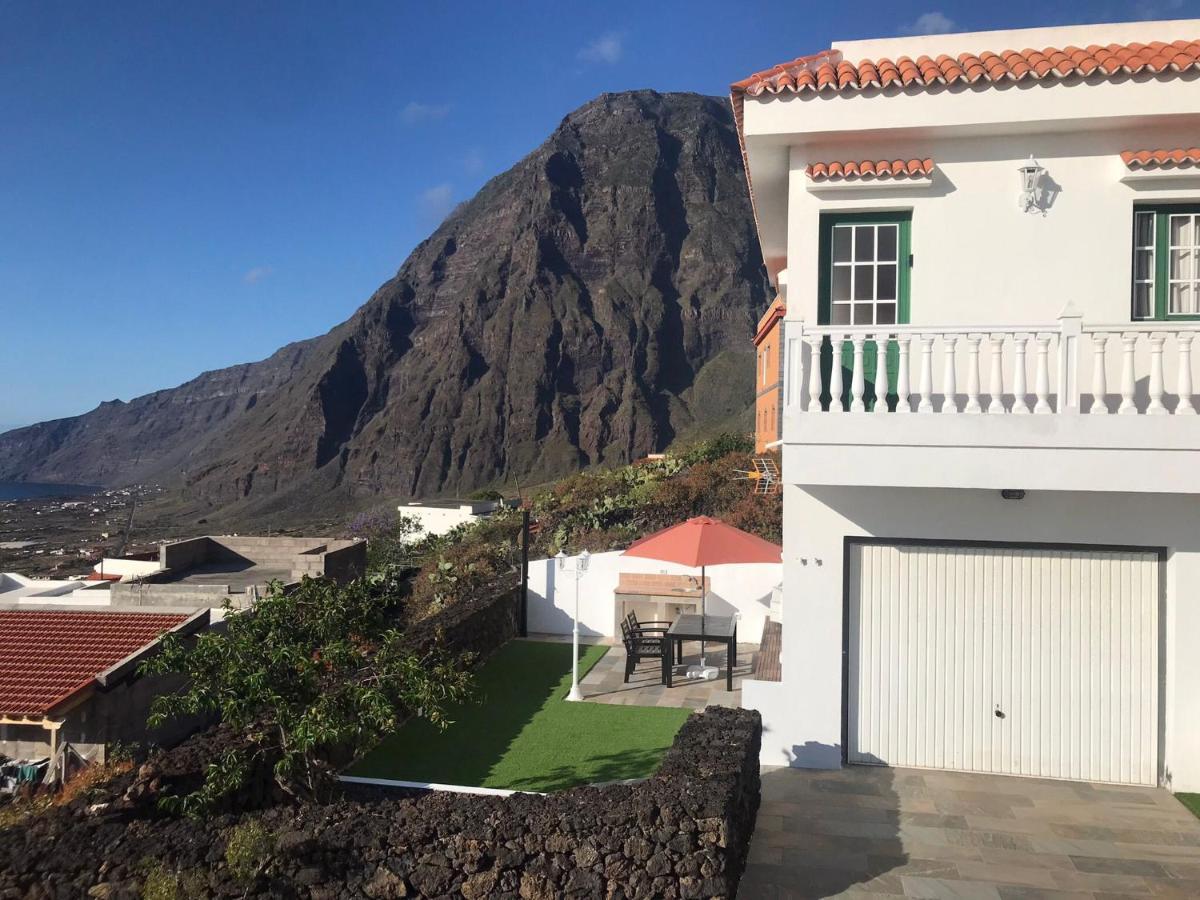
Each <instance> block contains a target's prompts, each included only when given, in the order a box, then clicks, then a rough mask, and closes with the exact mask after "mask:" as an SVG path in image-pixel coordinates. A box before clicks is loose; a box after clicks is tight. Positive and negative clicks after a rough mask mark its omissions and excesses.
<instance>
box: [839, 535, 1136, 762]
mask: <svg viewBox="0 0 1200 900" xmlns="http://www.w3.org/2000/svg"><path fill="white" fill-rule="evenodd" d="M849 554H850V559H849V572H848V574H849V584H848V585H847V591H848V596H847V601H848V610H847V614H848V621H847V628H848V635H847V638H848V648H847V649H848V654H849V659H848V663H849V681H848V685H847V723H846V725H847V727H846V731H847V758H848V760H849V761H850V762H852V763H874V764H883V765H893V766H918V767H928V768H937V769H955V770H961V771H967V772H993V773H1003V774H1012V775H1035V776H1041V777H1046V778H1070V779H1078V780H1084V781H1106V782H1118V783H1122V784H1149V785H1153V784H1156V783H1157V782H1158V734H1159V708H1158V707H1159V659H1158V646H1159V638H1158V629H1159V622H1158V617H1159V584H1158V581H1159V560H1158V556H1157V554H1155V553H1146V552H1133V551H1130V552H1123V551H1109V550H1095V551H1088V550H1082V551H1080V550H1051V549H1044V548H1036V547H1029V548H1011V547H975V546H972V547H954V546H929V545H923V544H903V543H896V544H854V545H851V547H850V548H849Z"/></svg>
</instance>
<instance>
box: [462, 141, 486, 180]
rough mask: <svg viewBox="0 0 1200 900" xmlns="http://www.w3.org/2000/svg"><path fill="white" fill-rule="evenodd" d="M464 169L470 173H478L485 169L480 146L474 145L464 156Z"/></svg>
mask: <svg viewBox="0 0 1200 900" xmlns="http://www.w3.org/2000/svg"><path fill="white" fill-rule="evenodd" d="M462 166H463V171H464V172H466V173H467V174H468V175H478V174H479V173H480V172H482V171H483V153H482V152H481V151H480V150H479V148H478V147H472V148H471V149H470V150H468V151H467V152H466V155H465V156H463V161H462Z"/></svg>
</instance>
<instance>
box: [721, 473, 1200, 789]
mask: <svg viewBox="0 0 1200 900" xmlns="http://www.w3.org/2000/svg"><path fill="white" fill-rule="evenodd" d="M784 490H785V505H784V555H783V558H784V606H785V609H786V613H787V615H786V621H787V622H788V625H787V626H785V628H784V631H783V654H782V663H783V680H782V681H781V682H779V683H777V684H772V685H766V684H762V683H748V684H747V685H745V686H744V688H743V690H744V694H743V703H744V704H745V705H747V706H754V707H755V708H757V709H759V710H760V711H761V712H762V713H763V721H764V738H763V762H764V763H768V764H784V765H788V764H790V765H801V766H830V765H833V766H836V765H838V764H839V762H840V757H841V728H842V627H843V623H842V602H843V594H842V579H843V542H844V539H845V538H846V537H848V536H849V537H865V536H870V537H887V538H897V539H900V538H927V539H934V540H947V541H950V540H976V541H1008V542H1018V543H1060V544H1061V543H1072V544H1075V543H1077V544H1108V545H1137V546H1144V547H1163V548H1166V550H1167V562H1166V572H1165V579H1164V586H1165V598H1166V609H1165V616H1164V632H1165V646H1164V647H1163V674H1164V678H1165V691H1166V696H1165V704H1164V709H1163V714H1164V728H1165V732H1164V746H1163V757H1164V761H1165V767H1166V771H1167V772H1168V775H1169V785H1170V787H1172V788H1173V789H1174V790H1181V791H1195V790H1200V655H1198V654H1196V652H1195V648H1194V637H1195V635H1196V634H1198V633H1200V603H1197V602H1196V598H1197V597H1198V596H1200V505H1197V503H1196V500H1195V498H1194V497H1189V496H1184V495H1169V494H1158V495H1146V494H1108V495H1104V494H1099V493H1094V492H1066V491H1062V492H1053V491H1044V492H1043V491H1034V492H1030V493H1029V494H1028V495H1027V496H1026V498H1025V499H1024V500H1021V501H1012V500H1003V499H1002V498H1001V497H1000V495H999V493H998V492H996V491H975V490H950V489H944V490H933V489H906V488H879V487H876V488H856V487H820V488H809V489H803V488H800V487H798V486H796V485H791V484H789V485H786V486H785V489H784Z"/></svg>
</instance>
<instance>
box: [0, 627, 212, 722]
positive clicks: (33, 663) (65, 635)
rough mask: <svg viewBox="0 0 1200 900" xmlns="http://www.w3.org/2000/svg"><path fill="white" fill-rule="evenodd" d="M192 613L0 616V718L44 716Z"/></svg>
mask: <svg viewBox="0 0 1200 900" xmlns="http://www.w3.org/2000/svg"><path fill="white" fill-rule="evenodd" d="M191 617H192V613H190V612H189V613H184V614H175V613H125V612H111V611H107V610H106V611H95V612H91V611H89V612H84V611H75V610H62V611H59V610H52V611H51V610H32V609H30V610H25V609H21V610H0V715H10V716H43V715H46V714H47V713H49V712H50V711H51V710H53V709H54V707H55V706H57V705H58V704H60V703H62V702H63V701H64V700H66V699H67V698H69V697H71V696H72V695H73V694H75V693H76V692H78V691H80V690H82V689H84V688H86V687H88V686H89V685H91V684H92V682H93V681H94V680H95V678H96V676H97V675H99V674H101V673H102V672H104V671H105V670H106V669H109V668H111V667H112V666H114V665H116V664H117V663H119V662H120V661H121V660H123V659H125V658H126V657H128V656H130V655H131V654H133V653H136V652H137V651H138V650H141V649H142V648H143V647H145V646H146V645H147V644H149V643H151V642H152V641H154V640H155V638H157V637H158V636H159V635H161V634H162V633H163V632H166V631H170V630H171V629H173V628H175V627H177V626H179V625H181V624H183V623H184V622H186V621H187V620H188V619H190V618H191Z"/></svg>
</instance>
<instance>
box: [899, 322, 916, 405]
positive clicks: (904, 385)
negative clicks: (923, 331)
mask: <svg viewBox="0 0 1200 900" xmlns="http://www.w3.org/2000/svg"><path fill="white" fill-rule="evenodd" d="M911 343H912V338H910V337H906V336H904V335H899V336H897V338H896V355H897V356H898V357H899V363H898V364H897V366H896V412H898V413H910V412H912V404H910V403H909V402H908V349H909V345H910V344H911Z"/></svg>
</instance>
